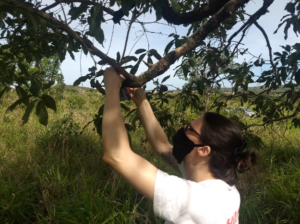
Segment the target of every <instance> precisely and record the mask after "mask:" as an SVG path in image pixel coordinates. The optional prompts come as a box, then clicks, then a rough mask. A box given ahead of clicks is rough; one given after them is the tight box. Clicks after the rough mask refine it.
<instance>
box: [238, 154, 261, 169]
mask: <svg viewBox="0 0 300 224" xmlns="http://www.w3.org/2000/svg"><path fill="white" fill-rule="evenodd" d="M256 161H257V155H256V153H255V152H245V153H244V154H243V155H242V156H241V160H240V161H239V166H238V169H237V170H238V172H240V173H244V172H245V171H247V170H249V169H251V168H252V167H253V166H254V165H255V164H256Z"/></svg>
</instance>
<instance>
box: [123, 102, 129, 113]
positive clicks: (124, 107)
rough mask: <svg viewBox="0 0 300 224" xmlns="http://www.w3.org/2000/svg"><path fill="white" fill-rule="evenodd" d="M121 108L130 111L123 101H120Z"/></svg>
mask: <svg viewBox="0 0 300 224" xmlns="http://www.w3.org/2000/svg"><path fill="white" fill-rule="evenodd" d="M121 108H123V109H124V110H125V111H130V108H129V107H127V106H126V105H125V104H124V103H121Z"/></svg>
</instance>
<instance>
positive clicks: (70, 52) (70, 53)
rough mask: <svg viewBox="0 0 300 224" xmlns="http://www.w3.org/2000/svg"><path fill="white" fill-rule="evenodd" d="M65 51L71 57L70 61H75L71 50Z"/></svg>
mask: <svg viewBox="0 0 300 224" xmlns="http://www.w3.org/2000/svg"><path fill="white" fill-rule="evenodd" d="M67 50H68V53H69V55H70V56H71V58H72V60H74V61H75V56H74V54H73V52H72V50H70V49H67Z"/></svg>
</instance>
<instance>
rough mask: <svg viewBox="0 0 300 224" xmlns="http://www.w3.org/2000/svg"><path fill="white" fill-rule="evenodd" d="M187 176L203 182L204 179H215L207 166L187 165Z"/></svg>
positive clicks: (192, 179)
mask: <svg viewBox="0 0 300 224" xmlns="http://www.w3.org/2000/svg"><path fill="white" fill-rule="evenodd" d="M185 170H186V174H187V178H188V179H189V180H191V181H194V182H197V183H198V182H201V181H204V180H215V179H217V178H215V177H214V176H213V175H212V173H211V172H210V171H209V169H208V167H207V166H201V167H200V166H199V165H198V166H187V165H186V166H185Z"/></svg>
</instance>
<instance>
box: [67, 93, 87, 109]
mask: <svg viewBox="0 0 300 224" xmlns="http://www.w3.org/2000/svg"><path fill="white" fill-rule="evenodd" d="M67 100H68V103H69V105H70V108H71V109H83V108H84V105H85V103H86V100H85V99H84V98H83V97H82V96H80V95H78V94H72V95H71V96H69V97H68V99H67Z"/></svg>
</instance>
